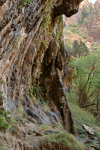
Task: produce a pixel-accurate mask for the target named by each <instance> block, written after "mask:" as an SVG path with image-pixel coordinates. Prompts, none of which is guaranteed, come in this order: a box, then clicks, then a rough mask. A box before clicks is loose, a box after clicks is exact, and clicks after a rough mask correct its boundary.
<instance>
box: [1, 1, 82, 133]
mask: <svg viewBox="0 0 100 150" xmlns="http://www.w3.org/2000/svg"><path fill="white" fill-rule="evenodd" d="M81 1H82V0H50V1H48V0H26V1H24V0H23V1H21V0H17V1H16V0H1V1H0V31H1V32H0V80H1V81H2V83H0V85H1V91H3V105H4V106H5V107H6V109H7V110H10V111H12V112H13V114H17V108H18V107H19V106H20V107H21V111H22V113H23V114H24V115H26V116H27V118H29V119H30V120H31V121H32V122H35V121H36V122H35V123H52V121H51V120H53V119H54V118H55V119H54V121H55V120H56V121H55V122H57V121H59V120H62V122H63V125H64V126H65V128H66V129H67V130H68V131H70V132H73V121H72V118H71V113H70V109H69V107H68V103H67V100H66V96H65V93H64V88H63V80H64V78H65V76H64V74H65V73H64V71H63V68H64V61H65V57H64V52H63V42H62V30H63V20H62V16H60V15H62V14H65V15H66V16H67V17H69V16H71V15H73V14H74V13H76V12H77V11H78V7H79V4H80V2H81ZM30 97H32V98H30ZM33 97H34V98H35V99H36V100H38V101H42V102H43V101H45V102H48V103H49V106H50V109H51V111H50V112H51V113H50V112H49V115H48V112H46V111H45V110H43V109H42V108H41V109H40V111H39V108H40V107H39V104H37V105H35V103H34V102H33V99H34V98H33ZM46 117H47V120H46V119H45V118H46ZM58 118H59V119H58Z"/></svg>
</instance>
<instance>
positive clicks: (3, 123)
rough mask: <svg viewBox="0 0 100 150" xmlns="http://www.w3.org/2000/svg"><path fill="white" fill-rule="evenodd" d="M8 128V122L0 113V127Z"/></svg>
mask: <svg viewBox="0 0 100 150" xmlns="http://www.w3.org/2000/svg"><path fill="white" fill-rule="evenodd" d="M8 128H9V124H8V122H7V121H6V120H5V119H4V117H3V116H1V115H0V129H2V130H3V129H8Z"/></svg>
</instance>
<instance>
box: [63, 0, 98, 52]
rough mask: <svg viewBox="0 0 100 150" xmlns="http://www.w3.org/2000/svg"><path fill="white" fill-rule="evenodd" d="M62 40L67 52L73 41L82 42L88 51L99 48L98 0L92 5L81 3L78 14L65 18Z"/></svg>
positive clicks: (85, 2)
mask: <svg viewBox="0 0 100 150" xmlns="http://www.w3.org/2000/svg"><path fill="white" fill-rule="evenodd" d="M64 22H65V28H64V40H65V45H66V47H67V50H70V49H71V47H72V45H73V42H74V41H75V40H77V41H80V40H82V41H83V42H85V44H86V46H87V47H88V48H89V50H90V51H92V50H96V49H98V47H99V46H100V0H97V2H96V3H95V4H94V5H93V4H91V3H89V2H88V0H85V1H83V2H82V3H81V6H80V9H79V12H78V13H77V14H75V15H74V16H72V17H70V18H65V17H64Z"/></svg>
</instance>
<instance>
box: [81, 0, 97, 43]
mask: <svg viewBox="0 0 100 150" xmlns="http://www.w3.org/2000/svg"><path fill="white" fill-rule="evenodd" d="M99 9H100V0H97V1H96V3H95V4H94V9H93V11H92V13H91V14H90V15H89V16H88V17H87V18H86V19H84V23H83V24H82V26H81V28H80V30H83V32H85V33H86V32H87V33H88V37H89V40H90V42H91V41H92V42H93V41H94V42H100V36H99V35H100V26H99V25H100V11H99Z"/></svg>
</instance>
